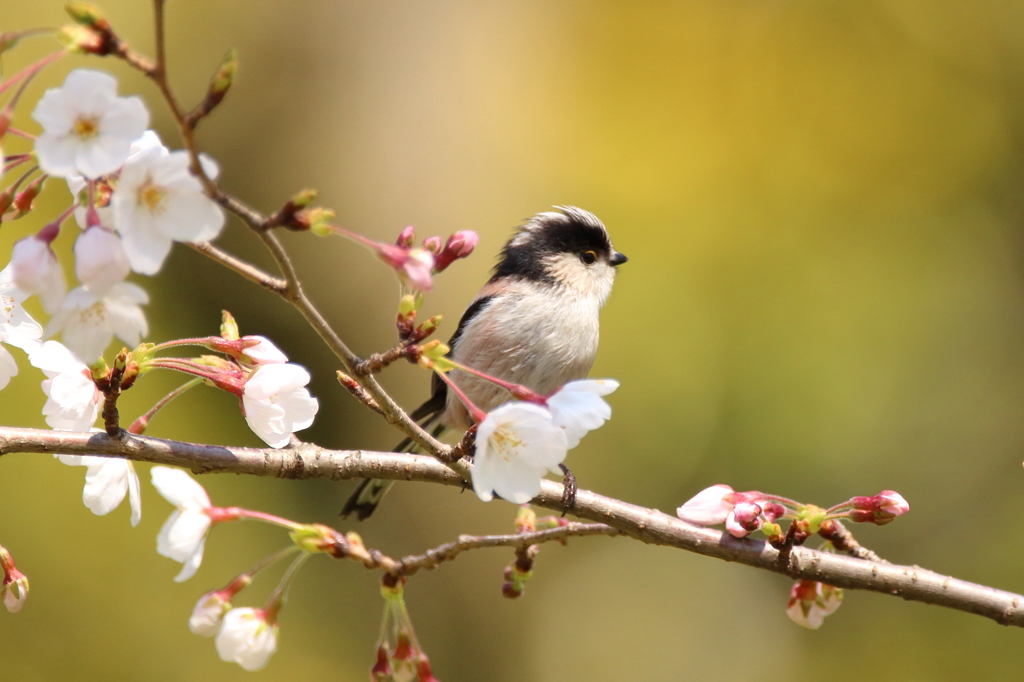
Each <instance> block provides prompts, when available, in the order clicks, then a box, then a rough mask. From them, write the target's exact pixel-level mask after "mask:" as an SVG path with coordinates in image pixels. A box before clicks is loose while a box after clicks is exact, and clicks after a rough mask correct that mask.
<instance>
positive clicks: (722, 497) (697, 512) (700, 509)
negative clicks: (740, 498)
mask: <svg viewBox="0 0 1024 682" xmlns="http://www.w3.org/2000/svg"><path fill="white" fill-rule="evenodd" d="M733 505H734V491H733V489H732V488H730V487H729V486H727V485H721V484H719V485H713V486H711V487H710V488H705V489H704V490H701V491H700V492H699V493H697V494H696V495H694V496H693V497H691V498H690V499H689V500H687V501H686V503H685V504H683V506H681V507H679V508H678V509H676V516H678V517H679V518H680V519H682V520H683V521H686V522H687V523H693V524H696V525H698V526H713V525H715V524H719V523H724V522H725V520H726V519H727V518H728V517H729V513H730V512H732V508H733Z"/></svg>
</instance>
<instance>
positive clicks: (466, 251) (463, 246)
mask: <svg viewBox="0 0 1024 682" xmlns="http://www.w3.org/2000/svg"><path fill="white" fill-rule="evenodd" d="M479 241H480V236H479V235H478V234H477V233H476V232H473V230H460V231H459V232H456V233H455V234H453V235H452V236H450V237H448V241H447V242H446V243H445V245H444V250H443V251H441V253H440V254H438V256H437V262H436V263H435V264H434V272H441V271H442V270H445V269H447V267H448V266H449V265H451V264H452V263H453V262H454V261H456V260H458V259H459V258H466V257H467V256H469V255H470V254H471V253H473V249H475V248H476V245H477V243H478V242H479Z"/></svg>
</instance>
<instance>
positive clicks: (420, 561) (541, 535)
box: [397, 522, 621, 576]
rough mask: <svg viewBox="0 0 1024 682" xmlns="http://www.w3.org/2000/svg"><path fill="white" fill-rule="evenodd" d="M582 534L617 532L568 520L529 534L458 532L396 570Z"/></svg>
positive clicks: (416, 568)
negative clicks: (472, 552) (478, 551)
mask: <svg viewBox="0 0 1024 682" xmlns="http://www.w3.org/2000/svg"><path fill="white" fill-rule="evenodd" d="M583 535H609V536H615V535H621V533H620V532H619V531H618V530H616V529H614V528H612V527H611V526H608V525H605V524H603V523H576V522H573V523H569V524H567V525H565V526H559V527H558V528H550V529H548V530H539V531H534V532H532V533H523V534H515V535H482V536H475V535H460V536H459V539H458V540H456V541H455V542H447V543H445V544H443V545H440V546H438V547H435V548H434V549H428V550H427V551H426V552H424V553H423V554H414V555H410V556H407V557H404V558H403V559H402V560H401V561H399V562H398V568H397V570H398V572H399V573H400V574H401V575H404V576H409V575H413V574H414V573H416V572H417V571H420V570H423V569H428V570H429V569H433V568H437V566H438V565H440V564H442V563H444V562H446V561H451V560H452V559H454V558H455V557H457V556H458V555H460V554H462V553H463V552H466V551H469V550H472V549H482V548H484V547H516V548H520V547H530V546H531V545H539V544H541V543H544V542H553V541H559V540H565V539H566V538H568V537H573V536H583Z"/></svg>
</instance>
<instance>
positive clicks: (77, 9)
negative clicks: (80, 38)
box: [64, 2, 110, 31]
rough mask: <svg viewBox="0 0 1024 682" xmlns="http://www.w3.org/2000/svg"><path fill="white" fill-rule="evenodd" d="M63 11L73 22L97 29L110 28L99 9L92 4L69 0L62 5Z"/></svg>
mask: <svg viewBox="0 0 1024 682" xmlns="http://www.w3.org/2000/svg"><path fill="white" fill-rule="evenodd" d="M64 11H65V12H67V13H68V16H69V17H71V18H72V19H73V20H74V21H75V23H78V24H82V25H83V26H89V27H91V28H95V29H96V30H98V31H105V30H107V29H109V28H110V24H109V23H107V20H106V19H104V18H103V15H102V14H101V13H100V10H99V9H98V8H97V7H96V6H94V5H89V4H87V3H84V2H69V3H67V4H66V5H64Z"/></svg>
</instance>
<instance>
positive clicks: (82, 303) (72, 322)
mask: <svg viewBox="0 0 1024 682" xmlns="http://www.w3.org/2000/svg"><path fill="white" fill-rule="evenodd" d="M94 229H95V228H94ZM148 302H149V296H147V295H146V292H145V291H143V290H142V288H141V287H139V286H138V285H135V284H132V283H131V282H121V283H120V284H116V285H114V286H113V287H111V288H110V289H109V290H107V291H106V292H104V293H103V294H102V295H98V294H96V293H94V292H92V291H89V290H88V289H86V288H85V287H84V286H83V287H77V288H75V289H72V290H71V291H69V292H68V295H67V296H66V297H65V298H64V302H63V303H62V304H61V306H60V309H59V310H58V311H57V312H56V313H55V314H54V316H53V317H52V318H51V319H50V321H49V322H48V323H47V325H46V335H47V336H53V335H54V334H56V333H57V332H62V333H63V338H64V343H65V345H67V347H68V348H70V349H71V350H73V351H74V352H75V353H76V354H77V355H78V356H79V357H82V358H84V359H85V360H86V362H94V361H96V360H97V359H99V357H100V356H101V355H102V354H103V351H104V350H106V348H107V346H108V345H110V341H111V339H113V338H114V336H115V335H116V336H117V338H119V339H121V341H123V342H124V343H125V344H126V345H128V346H132V347H134V346H137V345H138V344H139V342H140V341H141V340H142V337H144V336H145V335H146V334H147V333H148V330H149V327H148V326H147V324H146V316H145V315H144V314H143V312H142V308H141V307H140V306H141V305H143V304H145V303H148Z"/></svg>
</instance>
